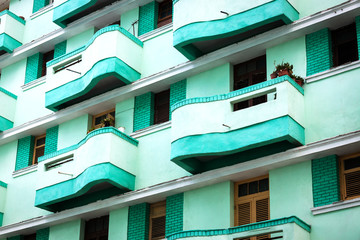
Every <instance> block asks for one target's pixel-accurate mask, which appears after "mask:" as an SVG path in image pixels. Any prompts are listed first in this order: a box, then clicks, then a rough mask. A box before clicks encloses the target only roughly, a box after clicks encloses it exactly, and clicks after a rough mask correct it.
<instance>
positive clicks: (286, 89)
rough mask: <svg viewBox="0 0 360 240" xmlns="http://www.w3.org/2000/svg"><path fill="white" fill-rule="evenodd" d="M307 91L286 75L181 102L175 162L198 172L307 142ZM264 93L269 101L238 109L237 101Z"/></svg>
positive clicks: (175, 119) (175, 123)
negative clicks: (234, 109) (228, 91)
mask: <svg viewBox="0 0 360 240" xmlns="http://www.w3.org/2000/svg"><path fill="white" fill-rule="evenodd" d="M303 94H304V90H303V89H302V88H301V87H300V86H299V85H297V84H296V83H295V82H294V81H293V80H292V79H291V78H290V77H289V76H283V77H280V78H276V79H272V80H269V81H266V82H262V83H259V84H256V85H253V86H250V87H247V88H244V89H240V90H237V91H234V92H230V93H228V94H221V95H216V96H211V97H202V98H192V99H185V100H182V101H180V102H177V103H175V104H174V105H172V107H171V110H172V129H171V131H172V143H171V156H170V158H171V161H173V162H175V163H176V164H178V165H180V166H181V167H183V168H184V169H185V170H187V171H189V172H191V173H198V172H203V171H208V170H211V169H215V168H219V167H224V166H228V165H232V164H236V163H239V162H244V161H249V160H251V159H255V158H259V157H262V156H266V155H270V154H274V153H277V152H280V151H285V150H287V149H289V148H292V147H295V146H300V145H304V144H305V131H304V123H305V116H304V96H303ZM264 95H266V96H267V99H268V101H267V102H265V103H262V104H258V105H255V106H252V107H249V108H245V109H242V110H238V111H233V108H234V104H236V103H238V102H242V101H247V100H249V99H252V98H256V97H259V96H264ZM194 116H196V117H194ZM204 122H206V124H204Z"/></svg>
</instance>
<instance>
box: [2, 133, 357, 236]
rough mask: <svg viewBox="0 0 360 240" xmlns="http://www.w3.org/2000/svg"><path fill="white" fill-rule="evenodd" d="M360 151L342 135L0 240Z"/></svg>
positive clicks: (53, 219)
mask: <svg viewBox="0 0 360 240" xmlns="http://www.w3.org/2000/svg"><path fill="white" fill-rule="evenodd" d="M359 147H360V131H357V132H352V133H349V134H345V135H340V136H337V137H334V138H330V139H326V140H323V141H319V142H316V143H312V144H309V145H306V146H303V147H298V148H294V149H290V150H288V151H285V152H281V153H277V154H273V155H270V156H266V157H262V158H258V159H255V160H251V161H248V162H244V163H239V164H236V165H232V166H229V167H224V168H220V169H215V170H211V171H207V172H205V173H201V174H197V175H193V176H187V177H183V178H179V179H174V180H172V181H169V182H164V183H160V184H157V185H154V186H149V187H146V188H144V189H139V190H136V191H130V192H127V193H125V194H121V195H118V196H114V197H111V198H108V199H105V200H101V201H97V202H94V203H91V204H88V205H85V206H82V207H77V208H73V209H69V210H65V211H62V212H58V213H54V214H49V215H45V216H40V217H36V218H33V219H29V220H25V221H23V222H18V223H14V224H10V225H6V226H3V227H0V238H5V237H10V236H14V235H19V234H24V233H27V232H29V231H36V230H37V229H41V228H45V227H49V226H53V225H57V224H61V223H64V222H69V221H72V220H75V219H79V218H82V219H87V218H93V217H94V213H95V212H96V214H97V215H98V216H101V214H108V213H109V211H112V210H115V209H118V208H123V207H127V206H131V205H135V204H139V203H143V202H150V203H151V202H157V201H160V200H163V199H165V198H166V197H167V196H171V195H174V194H177V193H181V192H185V191H189V190H192V189H196V188H201V187H205V186H209V185H212V184H216V183H220V182H224V181H239V180H245V179H247V178H250V177H251V176H252V177H255V176H261V175H265V174H267V173H268V172H269V170H271V169H276V168H279V167H284V166H288V165H293V164H296V163H300V162H304V161H309V160H310V159H315V158H321V157H325V156H328V155H332V154H338V155H342V154H348V153H350V152H355V151H357V150H358V149H359Z"/></svg>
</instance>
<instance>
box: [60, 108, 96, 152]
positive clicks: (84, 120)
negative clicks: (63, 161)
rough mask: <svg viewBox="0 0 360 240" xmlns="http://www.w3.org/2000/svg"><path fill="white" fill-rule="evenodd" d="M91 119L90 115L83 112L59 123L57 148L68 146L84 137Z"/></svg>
mask: <svg viewBox="0 0 360 240" xmlns="http://www.w3.org/2000/svg"><path fill="white" fill-rule="evenodd" d="M91 120H92V119H91V116H90V115H88V114H85V115H82V116H80V117H77V118H74V119H71V120H70V121H67V122H64V123H62V124H60V125H59V134H58V149H64V148H67V147H70V146H72V145H74V144H77V143H78V142H80V141H81V140H82V139H83V138H85V137H86V134H87V131H88V124H89V121H91Z"/></svg>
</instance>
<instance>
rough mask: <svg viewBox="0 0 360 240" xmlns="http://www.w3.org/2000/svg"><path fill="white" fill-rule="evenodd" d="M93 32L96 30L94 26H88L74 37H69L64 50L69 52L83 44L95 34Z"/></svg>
mask: <svg viewBox="0 0 360 240" xmlns="http://www.w3.org/2000/svg"><path fill="white" fill-rule="evenodd" d="M95 32H96V29H95V28H89V29H87V30H85V31H83V32H81V33H79V34H77V35H75V36H74V37H71V38H69V39H68V40H67V43H66V52H71V51H73V50H75V49H78V48H79V47H82V46H83V45H85V44H86V43H87V42H88V41H89V40H90V38H91V37H92V36H93V35H94V34H95Z"/></svg>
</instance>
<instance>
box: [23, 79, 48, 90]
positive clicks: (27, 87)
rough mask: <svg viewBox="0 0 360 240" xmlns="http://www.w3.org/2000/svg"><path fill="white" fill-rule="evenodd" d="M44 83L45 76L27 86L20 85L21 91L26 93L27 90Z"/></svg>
mask: <svg viewBox="0 0 360 240" xmlns="http://www.w3.org/2000/svg"><path fill="white" fill-rule="evenodd" d="M45 82H46V76H43V77H41V78H38V79H36V80H34V81H31V82H29V83H27V84H24V85H22V86H21V89H22V90H23V92H25V91H27V90H29V89H31V88H33V87H36V86H39V85H41V84H43V83H45Z"/></svg>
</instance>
